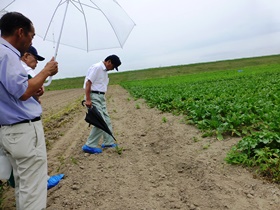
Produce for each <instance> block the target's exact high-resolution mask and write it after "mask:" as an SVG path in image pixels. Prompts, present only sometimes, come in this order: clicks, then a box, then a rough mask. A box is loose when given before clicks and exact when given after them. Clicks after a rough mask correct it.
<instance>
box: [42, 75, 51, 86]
mask: <svg viewBox="0 0 280 210" xmlns="http://www.w3.org/2000/svg"><path fill="white" fill-rule="evenodd" d="M51 82H52V76H50V77H49V80H48V82H46V83H44V84H43V85H44V86H45V87H46V86H49V85H50V84H51Z"/></svg>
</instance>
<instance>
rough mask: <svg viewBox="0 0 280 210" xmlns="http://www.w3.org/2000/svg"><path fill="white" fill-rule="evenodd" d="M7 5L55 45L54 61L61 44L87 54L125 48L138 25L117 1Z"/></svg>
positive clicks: (29, 0) (28, 0)
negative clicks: (26, 18)
mask: <svg viewBox="0 0 280 210" xmlns="http://www.w3.org/2000/svg"><path fill="white" fill-rule="evenodd" d="M1 1H2V0H1ZM5 1H7V2H8V0H5ZM12 2H13V3H12ZM6 5H8V6H6V7H0V8H2V10H4V9H5V10H8V11H17V12H20V13H22V14H23V15H25V16H27V17H28V18H29V19H30V20H31V21H32V22H33V24H34V27H35V32H36V34H37V35H39V36H40V37H42V38H43V40H47V41H51V42H55V43H56V50H55V55H54V57H55V58H56V56H57V53H58V48H59V45H60V44H62V45H67V46H71V47H75V48H78V49H82V50H86V51H92V50H101V49H110V48H119V47H123V45H124V43H125V42H126V40H127V38H128V37H129V34H130V33H131V31H132V29H133V27H134V26H135V23H134V22H133V20H132V19H131V18H130V17H129V16H128V15H127V13H126V12H125V11H124V10H123V9H122V7H121V6H120V5H119V4H118V2H117V1H116V0H40V1H34V0H14V1H13V0H10V3H6ZM51 80H52V78H51V77H50V78H49V80H48V83H45V84H44V85H45V86H48V85H49V84H50V83H51Z"/></svg>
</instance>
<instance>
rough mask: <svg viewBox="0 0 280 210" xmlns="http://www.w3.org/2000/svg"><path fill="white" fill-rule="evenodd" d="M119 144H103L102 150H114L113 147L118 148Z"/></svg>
mask: <svg viewBox="0 0 280 210" xmlns="http://www.w3.org/2000/svg"><path fill="white" fill-rule="evenodd" d="M117 146H118V145H117V144H109V145H105V144H101V147H102V148H112V147H117Z"/></svg>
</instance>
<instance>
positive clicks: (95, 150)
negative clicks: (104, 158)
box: [82, 145, 102, 154]
mask: <svg viewBox="0 0 280 210" xmlns="http://www.w3.org/2000/svg"><path fill="white" fill-rule="evenodd" d="M82 150H83V151H84V152H86V153H90V154H98V153H102V149H100V148H97V147H89V146H87V145H84V146H83V147H82Z"/></svg>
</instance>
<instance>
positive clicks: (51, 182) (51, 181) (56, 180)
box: [48, 174, 64, 190]
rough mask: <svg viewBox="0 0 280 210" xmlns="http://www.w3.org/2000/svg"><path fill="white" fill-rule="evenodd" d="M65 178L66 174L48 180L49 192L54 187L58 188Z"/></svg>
mask: <svg viewBox="0 0 280 210" xmlns="http://www.w3.org/2000/svg"><path fill="white" fill-rule="evenodd" d="M63 177H64V174H57V175H54V176H51V177H50V178H49V179H48V190H49V189H51V188H53V187H54V186H56V185H57V184H58V183H59V182H60V180H61V179H63Z"/></svg>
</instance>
